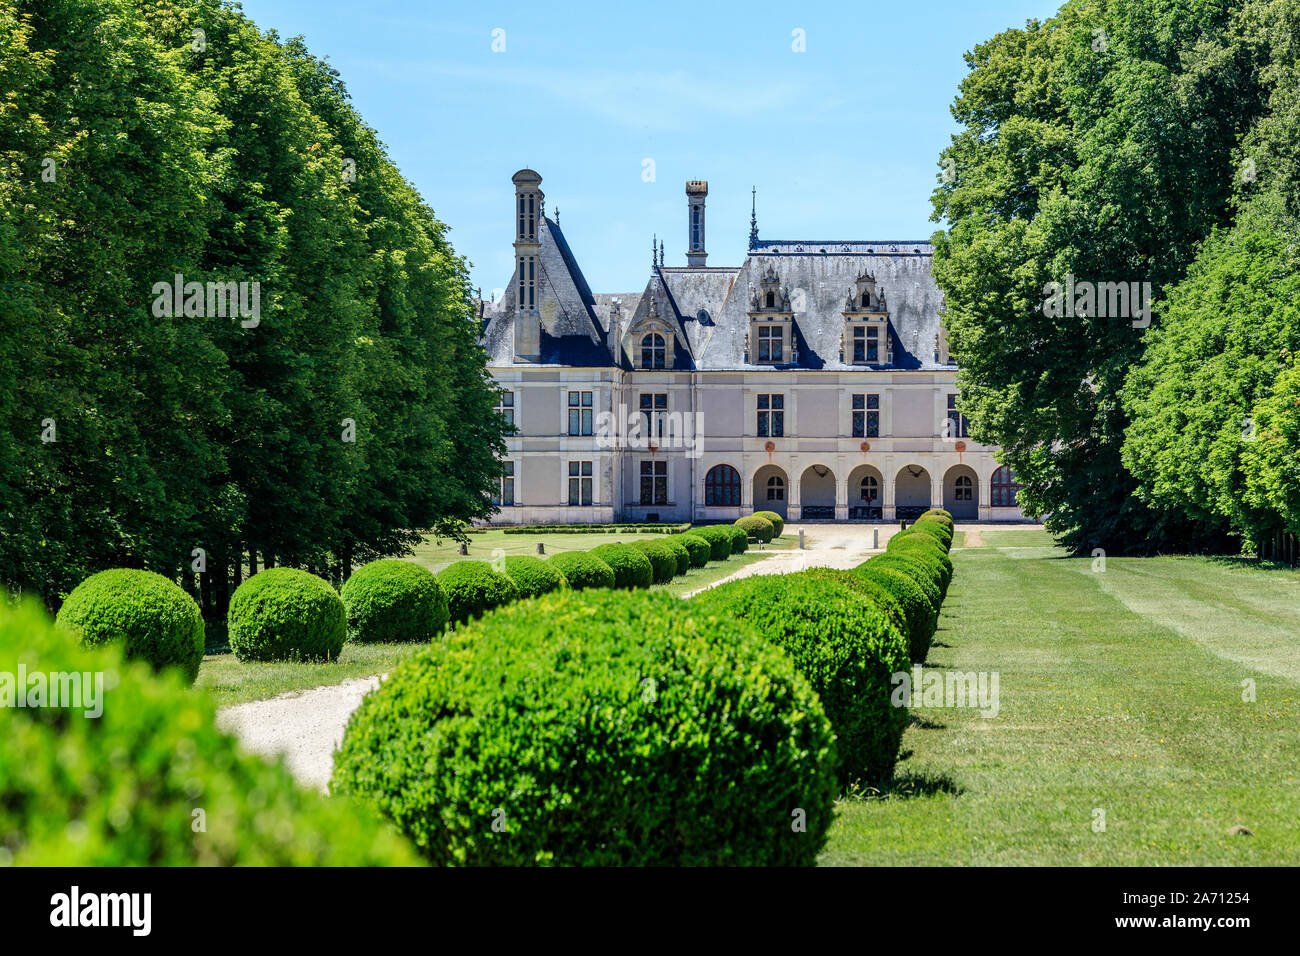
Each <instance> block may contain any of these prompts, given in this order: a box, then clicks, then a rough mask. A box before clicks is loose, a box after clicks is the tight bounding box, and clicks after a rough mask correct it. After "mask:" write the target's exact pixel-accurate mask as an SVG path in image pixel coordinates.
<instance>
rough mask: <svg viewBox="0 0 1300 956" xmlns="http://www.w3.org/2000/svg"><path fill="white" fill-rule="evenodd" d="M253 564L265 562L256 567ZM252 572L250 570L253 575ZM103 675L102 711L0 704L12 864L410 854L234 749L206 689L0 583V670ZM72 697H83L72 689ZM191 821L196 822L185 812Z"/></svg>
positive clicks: (0, 791) (297, 861) (2, 788)
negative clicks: (75, 633)
mask: <svg viewBox="0 0 1300 956" xmlns="http://www.w3.org/2000/svg"><path fill="white" fill-rule="evenodd" d="M263 573H265V572H263ZM260 576H261V575H257V576H256V577H260ZM20 661H21V662H22V663H23V664H24V665H25V666H26V669H27V673H28V674H29V675H31V674H35V673H38V672H41V673H47V674H48V673H60V674H79V675H80V674H92V675H96V674H98V675H103V677H104V682H103V687H102V689H103V694H102V697H101V698H100V703H101V705H102V711H103V712H102V714H101V715H100V716H98V717H92V716H88V715H87V711H86V708H85V707H84V706H83V707H54V706H44V707H9V708H6V709H5V711H4V718H3V719H4V742H3V744H2V745H0V856H2V857H3V858H4V860H3V862H5V863H12V864H14V865H16V866H60V867H64V866H75V867H120V866H233V865H242V866H373V865H410V864H413V863H419V862H420V858H419V857H418V856H417V855H416V854H415V853H414V852H413V851H412V849H411V847H410V845H409V844H407V842H406V841H405V840H403V839H402V838H401V837H400V836H399V835H398V834H396V833H394V832H393V831H392V828H391V827H389V826H388V825H386V824H385V823H383V822H382V821H380V820H379V819H377V818H376V817H375V816H374V815H373V814H372V813H368V812H365V811H364V810H363V809H362V808H360V807H358V806H356V805H355V804H353V803H351V802H350V801H347V800H345V799H344V798H341V797H328V798H326V797H321V796H320V795H319V794H317V793H315V792H314V791H311V790H308V789H306V788H305V787H301V786H299V785H298V784H297V783H295V782H294V780H293V778H292V777H290V775H289V773H288V771H286V770H285V769H284V767H283V766H282V765H281V764H279V763H278V762H276V763H269V762H267V761H266V760H265V759H263V758H262V757H260V756H255V755H252V754H248V755H246V754H243V753H241V751H240V747H239V744H238V743H237V742H236V740H235V739H234V738H232V737H229V736H227V735H225V734H223V733H220V732H219V731H218V730H217V728H216V726H215V724H214V710H213V705H212V703H211V701H210V700H209V698H208V695H206V694H198V693H195V692H194V690H193V689H192V688H191V687H190V686H189V685H188V684H187V683H185V682H184V680H183V679H182V677H181V675H180V673H179V672H178V670H177V669H172V670H169V671H167V672H165V673H162V674H155V673H154V672H153V671H152V670H151V668H150V667H149V666H147V665H146V664H144V663H143V662H141V661H139V660H136V661H128V660H125V659H124V658H123V656H122V648H121V645H119V644H118V643H117V642H110V643H109V644H105V645H97V646H90V647H87V646H84V645H83V646H78V645H77V644H76V643H75V642H73V641H69V640H68V635H67V634H66V633H65V632H63V631H62V630H61V629H56V628H55V627H54V626H52V624H51V623H50V620H49V618H48V617H47V616H46V615H45V613H44V611H43V610H42V609H41V608H40V607H39V606H38V605H37V604H36V603H35V602H25V603H23V604H19V605H13V606H11V605H9V604H8V603H7V600H6V598H5V597H4V595H2V594H0V673H8V674H14V673H17V670H18V666H19V662H20ZM80 703H81V704H83V705H85V704H86V703H88V701H87V699H86V698H85V697H84V695H83V696H82V698H81V700H80ZM199 821H202V823H203V826H202V827H200V826H198V825H197V824H198V823H199Z"/></svg>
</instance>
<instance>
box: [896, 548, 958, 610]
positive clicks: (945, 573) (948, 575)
mask: <svg viewBox="0 0 1300 956" xmlns="http://www.w3.org/2000/svg"><path fill="white" fill-rule="evenodd" d="M885 553H886V554H893V555H900V554H901V555H908V556H912V555H917V556H919V557H921V558H923V559H924V560H925V561H927V562H933V563H934V564H935V565H936V566H937V567H938V569H939V572H940V576H939V581H938V584H939V598H940V599H941V600H942V599H943V598H945V597H947V595H948V585H949V583H950V582H951V581H952V558H950V557H948V553H947V552H946V551H945V550H944V548H943V546H942V545H940V544H937V543H936V542H935V541H934V540H933V539H931V538H928V537H927V536H925V535H913V536H912V537H911V538H904V539H903V540H902V541H900V542H898V544H897V545H895V544H894V542H893V541H890V547H889V548H888V549H887V550H886V552H885Z"/></svg>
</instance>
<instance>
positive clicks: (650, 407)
mask: <svg viewBox="0 0 1300 956" xmlns="http://www.w3.org/2000/svg"><path fill="white" fill-rule="evenodd" d="M667 412H668V395H667V394H666V393H659V394H648V393H645V392H642V393H641V427H642V428H643V429H644V430H645V436H646V437H647V438H663V437H664V417H665V415H666V413H667Z"/></svg>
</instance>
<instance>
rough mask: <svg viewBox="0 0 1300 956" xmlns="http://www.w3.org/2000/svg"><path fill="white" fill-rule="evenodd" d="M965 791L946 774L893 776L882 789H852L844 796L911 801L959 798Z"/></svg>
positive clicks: (854, 798)
mask: <svg viewBox="0 0 1300 956" xmlns="http://www.w3.org/2000/svg"><path fill="white" fill-rule="evenodd" d="M965 792H966V791H965V789H964V788H963V787H962V786H961V785H960V784H958V783H957V781H956V780H954V779H953V778H952V777H950V776H948V775H947V774H946V773H911V772H909V771H904V772H903V773H896V774H894V779H893V780H891V781H890V782H889V783H888V784H886V785H885V786H883V787H853V788H851V789H850V790H849V792H847V793H845V794H844V798H845V799H846V800H861V801H869V800H911V799H913V798H915V797H933V796H938V795H940V794H945V795H947V796H950V797H960V796H961V795H962V794H963V793H965Z"/></svg>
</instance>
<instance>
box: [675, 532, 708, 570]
mask: <svg viewBox="0 0 1300 956" xmlns="http://www.w3.org/2000/svg"><path fill="white" fill-rule="evenodd" d="M676 540H678V541H680V542H681V543H682V545H683V547H685V548H686V551H687V553H689V554H690V556H691V567H693V568H702V567H704V566H705V565H706V564H708V563H709V558H710V556H711V555H712V554H713V546H712V545H710V544H709V542H708V541H707V540H705V539H704V538H701V537H700V536H699V535H698V534H683V535H678V536H677V539H676Z"/></svg>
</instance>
